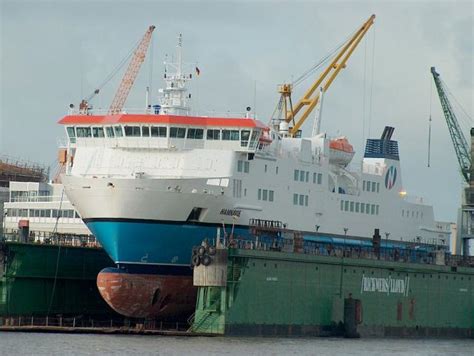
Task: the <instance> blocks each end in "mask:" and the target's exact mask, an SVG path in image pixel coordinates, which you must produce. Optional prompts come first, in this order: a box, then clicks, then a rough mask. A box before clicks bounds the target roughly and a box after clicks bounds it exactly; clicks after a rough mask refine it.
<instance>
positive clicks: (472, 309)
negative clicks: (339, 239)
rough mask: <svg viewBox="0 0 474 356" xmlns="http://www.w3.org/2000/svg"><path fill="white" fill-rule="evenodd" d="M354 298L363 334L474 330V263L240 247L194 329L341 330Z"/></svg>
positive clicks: (204, 299)
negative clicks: (405, 260) (464, 264)
mask: <svg viewBox="0 0 474 356" xmlns="http://www.w3.org/2000/svg"><path fill="white" fill-rule="evenodd" d="M211 266H212V265H211ZM348 300H349V301H350V300H354V301H358V303H359V307H358V309H357V310H356V311H355V312H354V313H355V314H356V316H355V320H354V322H355V324H356V329H357V333H358V334H360V335H361V336H362V337H364V336H405V337H416V336H453V337H473V336H474V269H473V268H463V267H448V266H435V265H427V264H413V263H401V262H389V261H381V260H371V259H350V258H344V259H343V258H340V257H330V256H314V255H304V254H294V253H283V252H267V251H255V250H234V249H231V250H229V257H228V263H227V283H226V285H225V286H221V287H219V286H212V287H200V288H199V291H198V301H197V308H196V313H195V319H194V324H193V329H194V330H195V331H199V332H212V333H220V334H239V335H332V334H341V333H343V332H344V328H343V326H344V321H346V322H347V320H345V318H346V315H345V308H344V306H345V304H347V301H348Z"/></svg>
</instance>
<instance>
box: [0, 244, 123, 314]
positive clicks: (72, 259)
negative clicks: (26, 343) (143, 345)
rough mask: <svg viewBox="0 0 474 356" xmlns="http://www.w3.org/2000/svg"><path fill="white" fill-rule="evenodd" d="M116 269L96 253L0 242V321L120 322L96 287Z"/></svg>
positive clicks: (76, 249) (42, 245) (96, 250)
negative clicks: (74, 318)
mask: <svg viewBox="0 0 474 356" xmlns="http://www.w3.org/2000/svg"><path fill="white" fill-rule="evenodd" d="M112 265H113V263H112V261H111V260H110V258H109V257H108V256H107V254H106V253H105V252H104V251H103V250H102V249H98V248H89V247H73V246H58V245H46V244H29V243H17V242H1V241H0V321H1V320H3V318H6V317H21V316H25V317H28V318H30V317H39V316H42V317H45V316H47V315H50V316H52V315H63V316H79V315H80V316H83V317H84V318H88V317H92V318H109V319H110V318H114V317H115V318H117V317H119V316H118V314H116V313H115V312H114V311H113V310H112V309H111V308H110V307H109V306H108V305H107V304H106V303H105V302H104V300H103V299H102V298H101V296H100V294H99V291H98V290H97V286H96V277H97V273H98V272H99V271H100V270H101V269H103V268H105V267H109V266H112Z"/></svg>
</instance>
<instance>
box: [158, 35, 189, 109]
mask: <svg viewBox="0 0 474 356" xmlns="http://www.w3.org/2000/svg"><path fill="white" fill-rule="evenodd" d="M182 48H183V36H182V35H181V34H179V36H178V44H177V46H176V62H175V63H170V62H167V61H165V63H164V64H165V76H164V80H165V88H163V89H162V90H161V91H162V93H163V97H162V99H161V110H160V114H168V115H189V114H190V112H191V108H190V107H189V101H190V99H191V95H190V94H188V93H187V91H188V89H187V88H186V82H187V81H188V80H190V79H191V78H192V76H191V74H183V59H182ZM170 69H171V71H172V72H170V71H169V70H170Z"/></svg>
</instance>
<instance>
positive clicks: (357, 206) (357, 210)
mask: <svg viewBox="0 0 474 356" xmlns="http://www.w3.org/2000/svg"><path fill="white" fill-rule="evenodd" d="M359 207H360V203H359V202H356V206H355V208H356V209H355V212H356V213H358V212H359Z"/></svg>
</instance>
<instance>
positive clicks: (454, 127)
mask: <svg viewBox="0 0 474 356" xmlns="http://www.w3.org/2000/svg"><path fill="white" fill-rule="evenodd" d="M431 74H432V75H433V80H434V82H435V85H436V90H437V91H438V96H439V101H440V102H441V107H442V108H443V113H444V117H445V119H446V124H447V125H448V130H449V134H450V135H451V140H452V141H453V146H454V150H455V151H456V157H457V159H458V163H459V167H460V168H461V174H462V176H463V178H464V180H465V182H466V183H467V184H469V171H470V168H471V154H470V148H469V145H468V144H467V140H466V138H465V136H464V135H463V133H462V131H461V127H460V126H459V123H458V120H457V118H456V114H455V113H454V110H453V108H452V106H451V103H450V102H449V100H448V97H447V95H446V92H447V90H446V89H445V86H444V84H443V82H442V80H441V78H440V75H439V73H437V72H436V69H435V67H431Z"/></svg>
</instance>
